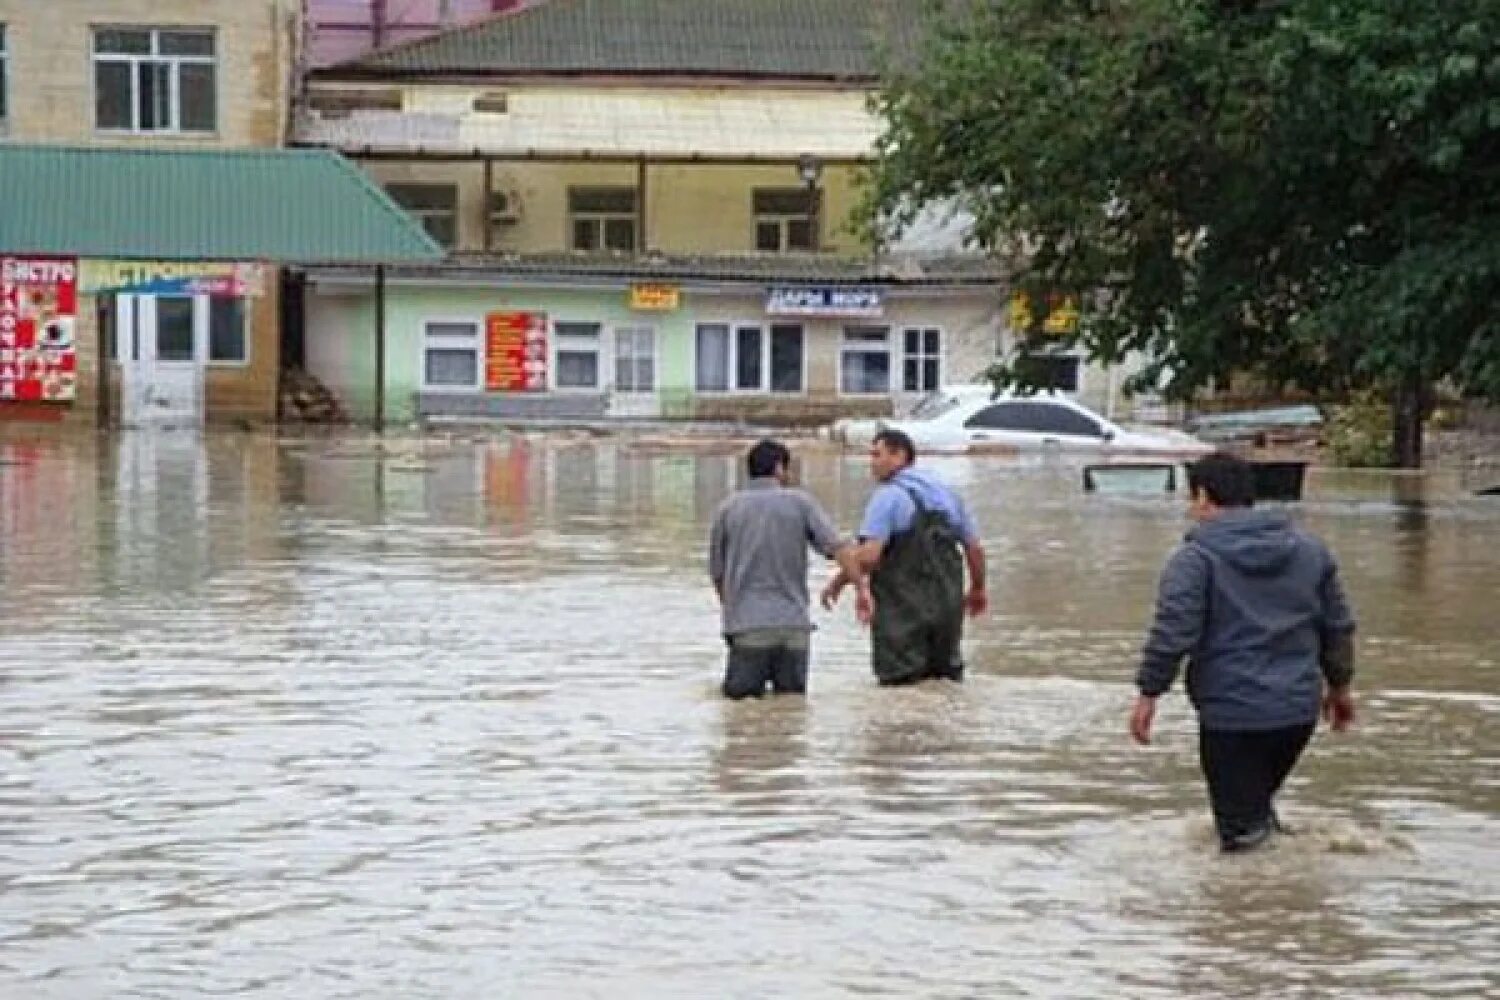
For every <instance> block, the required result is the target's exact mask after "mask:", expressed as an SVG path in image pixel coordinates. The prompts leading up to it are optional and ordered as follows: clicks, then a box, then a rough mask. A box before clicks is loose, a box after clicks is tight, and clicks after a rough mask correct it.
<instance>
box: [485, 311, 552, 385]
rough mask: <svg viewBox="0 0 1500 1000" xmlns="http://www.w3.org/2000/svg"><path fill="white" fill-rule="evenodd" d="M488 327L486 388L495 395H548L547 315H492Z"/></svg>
mask: <svg viewBox="0 0 1500 1000" xmlns="http://www.w3.org/2000/svg"><path fill="white" fill-rule="evenodd" d="M484 325H485V344H484V387H485V388H486V389H488V390H489V391H491V392H545V391H546V389H547V314H546V313H534V312H500V313H490V314H489V315H488V316H486V317H485V324H484Z"/></svg>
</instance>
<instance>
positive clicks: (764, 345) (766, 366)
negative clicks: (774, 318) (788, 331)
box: [693, 320, 807, 396]
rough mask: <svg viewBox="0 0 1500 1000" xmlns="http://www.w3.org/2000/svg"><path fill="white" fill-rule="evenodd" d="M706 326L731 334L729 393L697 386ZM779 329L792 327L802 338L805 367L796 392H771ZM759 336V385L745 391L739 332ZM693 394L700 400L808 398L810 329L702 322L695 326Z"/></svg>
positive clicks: (796, 325)
mask: <svg viewBox="0 0 1500 1000" xmlns="http://www.w3.org/2000/svg"><path fill="white" fill-rule="evenodd" d="M705 326H709V327H724V328H725V329H727V330H728V331H729V353H728V362H727V363H728V366H729V378H728V379H727V380H726V381H727V383H728V386H729V388H727V389H702V388H699V386H698V331H699V330H700V329H702V328H703V327H705ZM776 327H791V328H795V329H797V330H798V331H800V332H801V335H802V364H801V365H800V366H799V367H798V370H797V388H795V389H772V388H771V356H772V355H771V341H772V336H773V331H774V329H775V328H776ZM741 330H757V331H759V333H760V384H759V385H758V386H756V387H754V388H750V389H746V388H743V387H742V386H740V384H739V366H740V331H741ZM693 392H694V393H695V394H696V395H699V396H802V395H806V394H807V327H806V326H804V325H803V324H801V323H767V322H765V321H763V320H745V321H743V322H737V321H733V320H699V321H698V322H696V323H694V324H693Z"/></svg>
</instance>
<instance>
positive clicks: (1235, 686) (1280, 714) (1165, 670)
mask: <svg viewBox="0 0 1500 1000" xmlns="http://www.w3.org/2000/svg"><path fill="white" fill-rule="evenodd" d="M1353 634H1354V617H1353V615H1352V614H1351V612H1350V610H1349V604H1348V601H1347V600H1346V599H1345V597H1344V591H1343V587H1342V586H1341V585H1340V584H1339V575H1338V565H1337V564H1336V563H1335V562H1334V559H1333V556H1332V554H1331V553H1330V552H1329V551H1328V548H1327V547H1326V546H1325V545H1324V544H1323V543H1322V542H1321V541H1319V540H1318V539H1316V538H1314V537H1312V536H1311V535H1308V534H1306V533H1305V532H1302V531H1299V530H1297V529H1296V528H1295V527H1293V526H1292V524H1291V522H1290V520H1289V519H1288V518H1287V516H1286V515H1285V514H1283V513H1280V512H1277V511H1258V510H1253V509H1232V510H1227V511H1225V512H1223V513H1222V514H1221V515H1220V516H1218V517H1216V518H1214V519H1213V520H1211V521H1207V522H1205V523H1203V524H1200V525H1198V526H1197V527H1195V528H1193V530H1191V531H1189V532H1188V534H1187V538H1186V540H1185V541H1184V543H1183V544H1182V545H1181V546H1179V547H1178V549H1177V550H1176V551H1175V552H1173V553H1172V556H1171V558H1170V559H1168V560H1167V565H1166V568H1165V569H1164V570H1163V571H1162V577H1161V587H1160V592H1159V594H1158V596H1157V603H1156V618H1155V621H1153V622H1152V625H1151V631H1150V634H1149V635H1148V636H1147V638H1146V647H1145V650H1144V652H1143V654H1142V657H1141V668H1140V672H1139V673H1138V674H1137V676H1136V684H1137V686H1138V687H1139V688H1140V690H1141V693H1142V694H1147V695H1153V696H1154V695H1159V694H1161V693H1162V692H1164V691H1166V690H1167V689H1168V688H1169V687H1171V686H1172V681H1173V680H1174V679H1175V678H1176V676H1177V670H1178V667H1179V665H1180V664H1181V661H1182V659H1183V657H1185V656H1186V657H1188V658H1189V663H1188V672H1187V689H1188V696H1189V697H1190V698H1191V699H1192V701H1193V706H1194V707H1195V708H1196V709H1197V710H1198V717H1199V720H1200V721H1201V723H1202V724H1203V725H1204V726H1205V727H1206V728H1209V729H1231V730H1256V729H1277V728H1280V727H1283V726H1293V725H1299V724H1304V723H1308V722H1313V721H1316V719H1317V717H1318V704H1319V700H1320V695H1321V688H1322V685H1321V683H1320V677H1319V674H1320V672H1321V674H1322V678H1323V679H1326V680H1327V682H1328V683H1329V684H1330V685H1333V686H1343V685H1345V684H1348V683H1349V682H1350V680H1352V679H1353V676H1354V654H1353Z"/></svg>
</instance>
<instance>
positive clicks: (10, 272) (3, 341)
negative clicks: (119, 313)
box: [0, 257, 78, 402]
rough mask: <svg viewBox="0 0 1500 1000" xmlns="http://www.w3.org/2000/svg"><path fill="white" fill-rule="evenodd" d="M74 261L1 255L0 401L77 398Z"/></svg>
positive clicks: (76, 288) (76, 275)
mask: <svg viewBox="0 0 1500 1000" xmlns="http://www.w3.org/2000/svg"><path fill="white" fill-rule="evenodd" d="M77 316H78V262H77V261H76V260H74V259H72V258H70V257H69V258H62V257H0V401H3V402H11V401H15V400H22V401H26V402H34V401H37V400H47V401H60V400H61V401H65V400H71V399H73V398H74V397H75V396H76V395H77V394H78V347H77V342H76V341H75V339H74V327H75V325H76V320H77Z"/></svg>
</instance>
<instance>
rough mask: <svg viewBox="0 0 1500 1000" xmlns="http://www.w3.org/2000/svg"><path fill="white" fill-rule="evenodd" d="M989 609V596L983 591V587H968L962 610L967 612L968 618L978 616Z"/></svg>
mask: <svg viewBox="0 0 1500 1000" xmlns="http://www.w3.org/2000/svg"><path fill="white" fill-rule="evenodd" d="M989 609H990V596H989V594H987V593H985V591H984V588H983V587H970V588H969V592H968V593H967V594H965V595H964V610H966V611H968V612H969V617H970V618H978V617H979V616H980V615H982V614H984V613H985V612H986V611H988V610H989Z"/></svg>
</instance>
